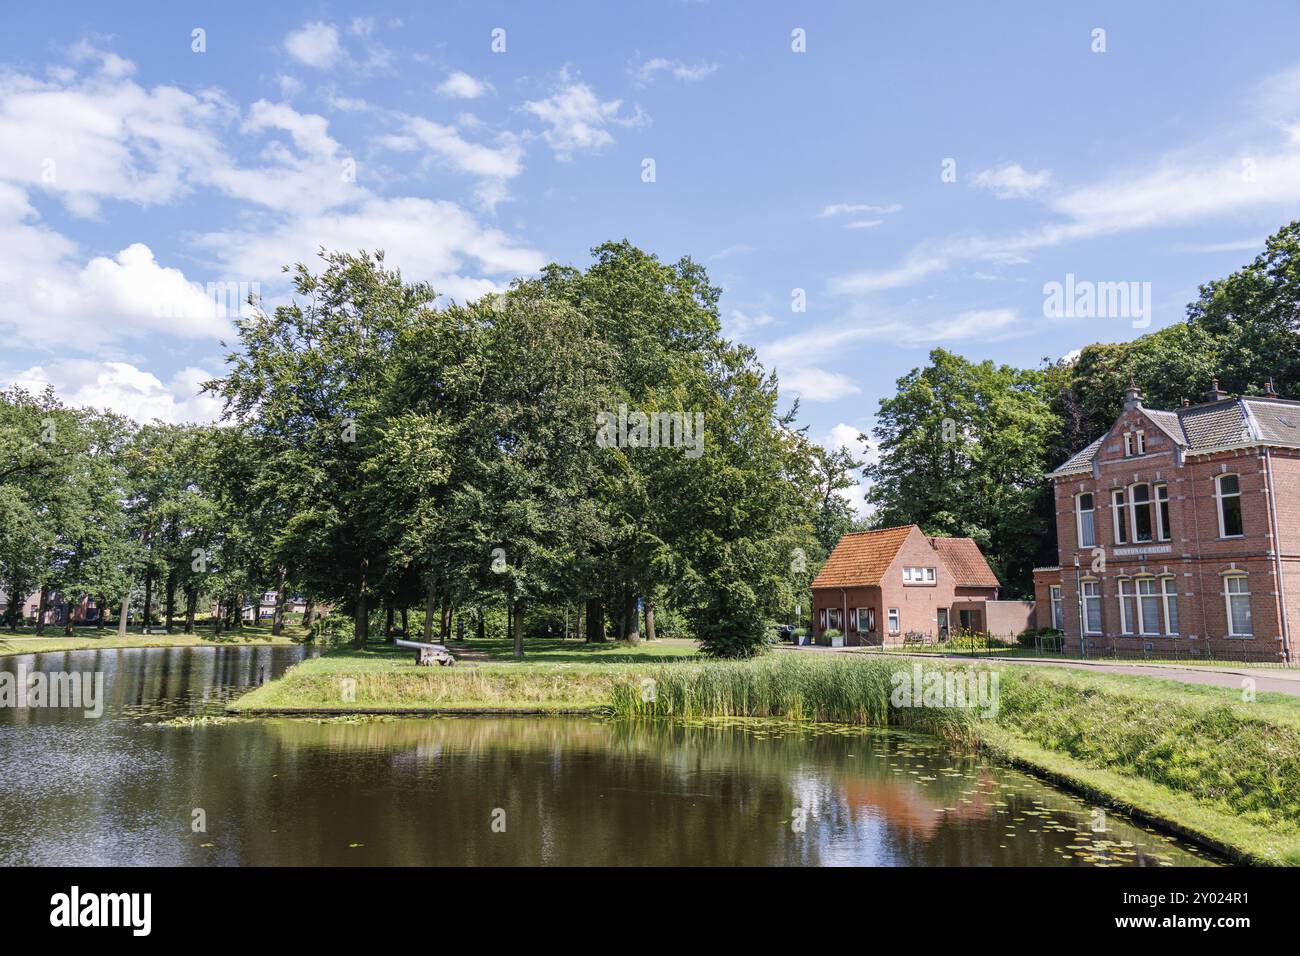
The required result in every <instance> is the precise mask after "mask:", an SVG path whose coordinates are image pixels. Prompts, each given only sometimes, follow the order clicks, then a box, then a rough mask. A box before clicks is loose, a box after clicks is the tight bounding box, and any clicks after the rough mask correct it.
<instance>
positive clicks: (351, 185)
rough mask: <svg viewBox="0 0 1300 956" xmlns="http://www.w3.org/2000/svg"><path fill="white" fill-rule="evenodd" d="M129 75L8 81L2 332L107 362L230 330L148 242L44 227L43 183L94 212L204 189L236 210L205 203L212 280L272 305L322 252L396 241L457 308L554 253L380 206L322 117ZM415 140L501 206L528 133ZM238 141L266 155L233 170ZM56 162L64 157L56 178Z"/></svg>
mask: <svg viewBox="0 0 1300 956" xmlns="http://www.w3.org/2000/svg"><path fill="white" fill-rule="evenodd" d="M86 56H87V57H89V54H87V55H86ZM93 62H96V63H102V62H103V57H100V58H99V59H97V60H94V61H93ZM128 73H129V71H127V70H126V69H125V68H123V67H120V66H118V67H113V68H112V69H110V70H108V71H107V73H105V71H102V70H101V72H100V73H98V74H96V75H95V76H94V77H92V78H85V77H83V76H82V75H81V74H79V73H78V72H77V71H76V70H72V69H70V68H69V69H66V70H60V71H53V72H50V73H48V74H46V75H47V76H49V77H54V79H52V80H51V79H34V78H32V77H28V76H23V75H19V74H14V73H3V72H0V139H2V140H3V141H4V143H5V148H4V149H3V150H0V330H2V333H3V334H4V335H5V336H6V337H7V338H10V339H12V340H17V341H20V342H22V343H23V344H24V345H25V346H28V347H31V348H38V349H39V348H48V349H53V350H57V351H59V352H60V353H61V354H64V353H67V352H68V351H69V350H72V351H78V350H79V351H86V350H95V351H97V352H99V353H100V354H101V355H103V354H105V350H106V349H109V350H111V347H112V346H113V345H114V344H115V343H118V342H121V341H123V340H127V341H129V340H132V339H138V338H140V337H141V336H144V335H158V336H162V337H163V339H164V341H165V340H166V339H168V338H176V337H182V338H190V339H204V338H212V339H215V338H216V337H218V336H226V335H228V334H229V332H230V324H229V317H228V315H225V314H222V311H221V309H220V308H217V307H215V306H214V304H213V295H214V294H216V295H222V293H221V292H220V290H214V291H213V293H210V292H209V290H208V289H206V288H203V287H196V286H195V285H194V284H193V283H191V282H190V281H189V278H190V277H189V276H186V275H184V274H182V273H181V272H180V271H179V270H178V269H176V268H174V267H171V266H170V265H168V264H166V263H165V262H163V261H160V258H159V257H155V255H154V252H153V250H151V249H150V248H149V247H148V246H146V245H144V244H142V243H134V244H133V243H130V242H129V240H128V241H125V242H123V244H122V246H121V247H120V251H118V252H116V253H113V254H108V255H97V256H90V255H87V254H85V253H83V252H81V251H80V250H79V248H78V245H77V243H75V242H73V241H72V240H71V239H69V238H68V237H66V236H64V235H62V234H60V233H59V232H57V231H55V230H54V229H52V228H50V226H49V225H48V224H47V223H46V222H45V221H44V220H43V219H42V217H41V215H40V213H39V212H38V209H37V207H36V205H35V204H34V202H33V200H32V197H31V196H29V195H28V193H29V191H30V192H31V194H32V196H35V195H37V194H39V192H47V193H51V194H53V195H55V196H56V197H58V198H59V199H60V200H61V201H62V202H64V203H65V204H66V205H67V206H68V207H69V208H70V209H72V210H73V211H74V212H78V213H81V214H97V213H98V210H99V206H100V204H101V203H107V202H110V201H112V202H133V203H137V204H142V205H155V204H159V205H161V204H166V203H170V202H175V201H177V200H179V199H181V198H184V197H186V196H187V195H189V194H192V193H195V192H199V193H200V194H201V195H203V196H204V197H205V198H208V199H212V198H214V197H215V198H220V197H222V196H224V197H225V198H227V199H230V200H234V202H233V203H230V204H228V208H227V209H224V210H223V209H222V207H221V206H208V207H206V208H205V209H204V210H203V215H204V216H205V217H207V216H211V215H212V214H213V212H212V210H214V209H215V210H216V214H217V215H220V216H222V218H221V219H218V220H216V222H215V224H213V225H207V224H206V223H204V225H203V226H202V227H201V228H205V229H206V230H207V232H205V233H200V234H199V235H198V236H197V237H196V238H194V239H189V238H188V237H187V241H188V242H189V243H190V247H191V248H195V249H198V250H200V251H206V252H207V253H208V254H209V255H210V257H211V258H210V260H209V261H208V262H206V263H203V266H204V267H206V268H205V273H206V274H204V276H203V278H204V279H205V280H206V279H214V280H216V281H217V282H218V283H234V284H235V288H236V289H238V288H239V286H238V283H245V286H244V288H245V289H248V288H250V287H251V284H252V283H258V284H259V285H261V286H264V287H265V289H264V291H265V293H266V295H267V297H268V298H271V297H273V296H274V295H275V294H276V293H277V291H279V290H278V289H277V288H276V286H280V287H281V288H283V285H284V280H283V278H282V273H281V266H282V265H284V264H286V263H291V262H294V261H304V262H315V261H316V251H317V249H318V247H319V246H320V245H325V246H328V247H331V248H340V249H346V250H356V249H361V248H364V249H370V250H375V249H381V248H382V249H385V250H386V251H387V252H388V253H389V255H390V258H389V261H390V262H391V263H392V264H394V265H397V266H399V267H402V268H403V269H404V270H405V272H406V274H407V275H408V276H411V277H412V278H418V279H427V280H429V281H431V282H433V283H434V285H435V287H436V288H438V289H440V290H441V291H443V292H444V293H446V294H449V295H452V296H455V297H457V298H469V297H473V296H478V295H481V294H482V293H484V292H486V291H493V290H496V289H498V288H500V287H501V286H502V285H503V284H504V283H505V282H507V281H508V280H509V279H510V278H512V277H513V276H514V275H516V274H522V273H529V272H534V271H536V270H537V269H538V268H539V267H540V266H541V265H542V263H543V261H544V260H543V257H542V255H541V253H539V252H537V251H536V250H535V249H532V248H530V247H528V246H527V245H526V244H523V243H520V242H517V241H516V240H514V239H512V238H511V237H510V236H508V235H507V234H506V233H504V232H501V231H500V230H496V229H485V228H484V227H483V226H482V225H481V224H480V223H479V222H478V221H477V220H476V219H475V218H474V217H473V216H472V215H470V214H469V213H467V212H466V211H465V210H464V209H463V208H461V207H460V206H458V205H457V204H455V203H452V202H446V201H437V200H432V199H415V198H406V197H395V198H383V199H381V198H379V197H377V196H376V195H375V194H374V193H372V192H371V191H369V190H368V189H366V188H365V186H363V185H361V184H359V183H358V182H357V181H356V179H357V178H358V177H355V176H353V175H352V174H351V173H352V170H351V168H350V165H351V162H350V157H349V156H348V155H347V153H346V151H345V150H344V149H343V148H342V147H341V146H340V144H339V143H338V142H337V141H336V139H335V138H334V137H333V136H332V135H331V133H330V126H329V122H328V120H326V119H325V118H324V117H322V116H318V115H314V114H310V113H303V112H299V111H298V110H295V109H294V108H293V107H291V106H289V105H288V104H286V103H283V102H281V103H273V102H270V101H267V100H259V101H257V102H255V103H253V104H252V105H251V106H250V107H248V108H247V110H246V111H244V112H243V113H242V115H241V110H240V108H239V107H238V105H236V104H235V103H233V102H231V101H230V100H229V99H228V98H227V97H226V96H225V95H224V94H222V93H220V92H219V91H215V90H205V91H202V92H199V93H194V94H192V93H189V92H186V91H183V90H180V89H177V88H175V87H165V86H163V87H155V88H153V89H148V90H146V89H144V88H142V87H141V86H139V85H138V84H137V83H136V82H135V81H134V80H132V79H131V78H130V77H129V76H128V75H127V74H128ZM109 74H111V75H109ZM416 131H417V132H419V133H420V134H422V136H423V137H424V140H425V142H423V143H421V142H420V141H419V140H416V145H417V147H420V146H424V147H427V148H428V149H429V150H430V152H431V154H436V155H438V156H439V158H440V159H442V160H443V161H444V162H447V163H449V164H450V165H452V166H453V168H456V169H459V170H462V171H465V172H467V173H469V174H471V175H474V176H477V177H479V179H480V183H479V186H478V189H477V192H478V194H479V196H480V199H481V200H482V201H484V202H485V203H488V204H489V205H490V204H491V202H493V201H496V200H497V199H499V198H500V197H501V195H502V193H503V191H504V186H503V184H504V182H505V181H506V180H507V179H509V178H510V177H512V176H515V175H517V174H518V172H519V170H520V168H521V150H520V149H519V147H518V144H517V142H516V140H515V139H514V138H513V137H509V136H505V137H502V138H500V139H499V141H498V143H497V144H496V145H495V146H492V147H489V146H479V145H476V144H473V143H469V142H466V141H465V140H464V139H463V138H461V137H459V136H458V135H457V134H456V131H455V130H454V129H453V128H450V127H437V126H436V125H433V124H431V125H429V126H427V127H421V126H419V125H418V124H417V127H416ZM239 137H246V138H247V139H246V140H245V142H248V143H250V144H256V145H257V146H258V147H259V148H260V154H259V155H258V156H257V157H256V159H255V160H254V161H252V162H248V163H240V162H238V161H237V160H236V157H235V155H234V153H233V152H232V147H237V146H238V145H240V142H239ZM232 140H233V142H232ZM46 158H51V159H53V161H54V162H53V163H52V164H51V165H49V166H48V167H47V168H48V169H49V174H48V175H43V170H42V166H43V160H44V159H46ZM249 204H253V205H251V206H250V205H249ZM189 221H190V222H195V221H197V222H203V220H202V219H199V220H194V219H190V220H189ZM227 222H229V223H230V225H225V223H227ZM188 268H189V267H187V269H188ZM228 296H229V294H228V293H226V294H225V299H224V301H227V302H230V301H231V300H230V299H229V297H228ZM238 298H239V297H238V296H236V299H235V300H234V301H235V302H237V300H238ZM231 311H232V312H233V308H232V309H231ZM109 354H111V351H110V353H109Z"/></svg>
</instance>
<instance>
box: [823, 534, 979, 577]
mask: <svg viewBox="0 0 1300 956" xmlns="http://www.w3.org/2000/svg"><path fill="white" fill-rule="evenodd" d="M914 528H917V526H916V525H914V524H908V525H901V526H899V527H897V528H882V529H880V530H879V531H853V532H850V533H849V534H846V535H844V537H842V538H840V540H839V543H838V544H836V545H835V549H834V550H833V551H831V555H830V557H829V558H827V559H826V563H825V564H824V565H822V569H821V571H819V572H818V573H817V577H815V578H813V582H812V586H813V587H814V588H860V587H868V586H870V585H878V584H880V582H881V580H882V579H883V578H884V576H885V572H887V571H888V570H889V566H890V565H891V564H893V563H894V558H896V557H897V556H898V551H899V549H900V548H901V547H902V546H903V542H904V541H906V540H907V538H908V535H910V534H911V533H912V530H913V529H914ZM917 530H920V529H919V528H917ZM926 541H928V542H929V544H930V547H931V548H933V549H934V551H935V552H936V553H937V554H938V556H939V560H940V561H942V562H943V564H944V566H945V567H947V568H948V571H949V572H950V573H951V574H952V576H953V578H954V579H955V580H956V583H957V585H958V586H959V587H988V588H996V587H999V586H1000V585H999V583H998V579H997V576H996V575H995V574H994V573H993V569H992V568H990V567H989V565H988V562H987V561H985V560H984V555H983V554H982V553H981V552H980V549H979V545H977V544H976V543H975V542H974V541H972V540H971V539H970V538H927V539H926Z"/></svg>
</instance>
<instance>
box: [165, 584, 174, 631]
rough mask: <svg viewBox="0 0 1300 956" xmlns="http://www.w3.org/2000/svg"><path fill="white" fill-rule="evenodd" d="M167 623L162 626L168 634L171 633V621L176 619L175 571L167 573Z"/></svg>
mask: <svg viewBox="0 0 1300 956" xmlns="http://www.w3.org/2000/svg"><path fill="white" fill-rule="evenodd" d="M166 614H167V621H166V623H165V624H164V626H163V628H164V631H165V632H166V633H168V634H170V633H171V632H172V621H173V620H175V618H176V571H175V570H171V571H168V572H167V610H166Z"/></svg>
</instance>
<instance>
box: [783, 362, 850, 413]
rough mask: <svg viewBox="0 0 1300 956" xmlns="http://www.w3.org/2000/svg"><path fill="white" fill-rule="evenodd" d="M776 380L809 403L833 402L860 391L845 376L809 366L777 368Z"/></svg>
mask: <svg viewBox="0 0 1300 956" xmlns="http://www.w3.org/2000/svg"><path fill="white" fill-rule="evenodd" d="M810 357H815V356H810ZM777 378H778V381H779V382H780V384H781V387H782V388H784V389H785V390H786V391H788V392H794V393H795V394H797V395H798V396H799V397H800V398H802V399H804V400H805V401H809V402H833V401H836V400H837V399H841V398H847V397H848V396H849V395H857V394H858V393H859V392H861V391H862V389H861V388H859V387H858V384H857V383H856V382H854V381H853V379H851V378H849V377H848V376H847V375H841V374H840V373H839V372H828V371H826V370H825V369H821V368H817V367H815V366H811V365H796V366H793V367H789V368H778V369H777Z"/></svg>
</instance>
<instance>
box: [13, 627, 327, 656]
mask: <svg viewBox="0 0 1300 956" xmlns="http://www.w3.org/2000/svg"><path fill="white" fill-rule="evenodd" d="M155 630H156V629H155ZM306 637H307V629H306V628H304V627H300V626H298V625H292V626H290V625H286V626H285V628H284V633H283V634H281V635H280V636H279V637H272V636H271V629H270V628H269V627H244V628H239V629H238V630H235V631H223V632H222V633H221V634H220V635H217V636H215V637H214V636H213V634H212V626H211V625H208V626H206V627H203V626H200V627H198V628H196V633H194V634H181V633H174V634H140V633H139V632H138V631H133V632H131V633H128V634H127V635H126V637H124V638H123V637H118V634H117V631H116V630H115V629H99V628H77V629H76V633H74V634H73V635H71V636H68V635H65V634H64V633H63V628H62V627H57V628H56V627H54V626H49V627H47V628H46V630H45V634H44V636H41V637H37V636H36V635H35V634H33V633H32V630H31V628H26V629H20V630H19V631H18V632H17V633H11V632H9V631H0V657H5V656H7V655H11V654H37V653H42V652H45V651H82V650H114V649H117V648H125V647H207V646H213V647H218V646H222V645H227V644H289V643H291V642H293V641H301V640H304V639H305V638H306Z"/></svg>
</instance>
